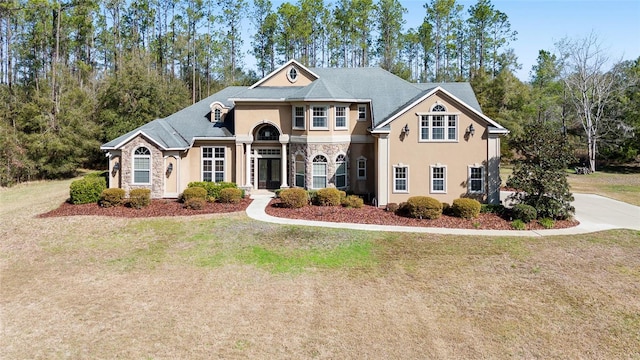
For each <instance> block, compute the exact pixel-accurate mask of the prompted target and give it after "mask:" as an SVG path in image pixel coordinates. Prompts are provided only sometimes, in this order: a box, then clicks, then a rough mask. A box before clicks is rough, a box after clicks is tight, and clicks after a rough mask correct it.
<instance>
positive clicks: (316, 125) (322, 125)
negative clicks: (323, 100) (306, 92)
mask: <svg viewBox="0 0 640 360" xmlns="http://www.w3.org/2000/svg"><path fill="white" fill-rule="evenodd" d="M311 112H312V118H311V129H321V130H328V129H329V127H328V122H327V107H326V106H314V107H312V108H311Z"/></svg>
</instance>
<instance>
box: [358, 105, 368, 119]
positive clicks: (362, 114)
mask: <svg viewBox="0 0 640 360" xmlns="http://www.w3.org/2000/svg"><path fill="white" fill-rule="evenodd" d="M366 119H367V105H358V121H365V120H366Z"/></svg>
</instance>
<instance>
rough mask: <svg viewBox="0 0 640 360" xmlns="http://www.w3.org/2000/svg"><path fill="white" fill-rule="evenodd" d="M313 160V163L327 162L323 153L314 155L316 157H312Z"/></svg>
mask: <svg viewBox="0 0 640 360" xmlns="http://www.w3.org/2000/svg"><path fill="white" fill-rule="evenodd" d="M313 162H314V163H326V162H327V158H326V157H324V156H323V155H316V157H314V158H313Z"/></svg>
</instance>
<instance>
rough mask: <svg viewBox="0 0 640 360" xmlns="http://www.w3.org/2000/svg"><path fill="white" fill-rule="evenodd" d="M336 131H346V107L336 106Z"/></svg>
mask: <svg viewBox="0 0 640 360" xmlns="http://www.w3.org/2000/svg"><path fill="white" fill-rule="evenodd" d="M335 109H336V118H335V121H336V126H335V128H336V129H346V128H347V107H346V106H336V107H335Z"/></svg>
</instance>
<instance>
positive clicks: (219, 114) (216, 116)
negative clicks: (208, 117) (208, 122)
mask: <svg viewBox="0 0 640 360" xmlns="http://www.w3.org/2000/svg"><path fill="white" fill-rule="evenodd" d="M221 120H222V110H220V109H218V108H215V109H214V110H213V122H220V121H221Z"/></svg>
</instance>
